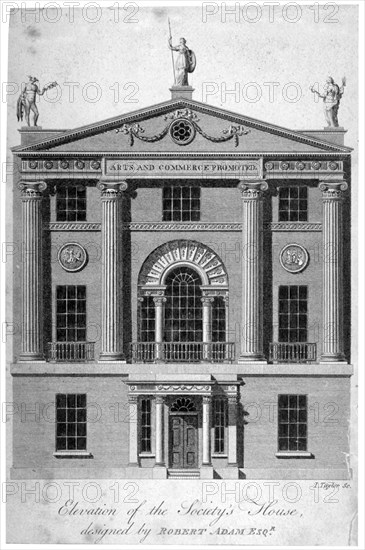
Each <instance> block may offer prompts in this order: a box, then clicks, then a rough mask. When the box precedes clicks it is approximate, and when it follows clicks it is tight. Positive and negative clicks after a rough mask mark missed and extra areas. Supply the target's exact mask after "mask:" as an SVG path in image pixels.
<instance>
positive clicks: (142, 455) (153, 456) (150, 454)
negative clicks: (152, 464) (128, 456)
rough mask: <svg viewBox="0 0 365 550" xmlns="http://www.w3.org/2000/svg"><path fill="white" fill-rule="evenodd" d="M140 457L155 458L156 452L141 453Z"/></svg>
mask: <svg viewBox="0 0 365 550" xmlns="http://www.w3.org/2000/svg"><path fill="white" fill-rule="evenodd" d="M138 456H139V457H140V458H155V456H156V455H155V453H139V455H138Z"/></svg>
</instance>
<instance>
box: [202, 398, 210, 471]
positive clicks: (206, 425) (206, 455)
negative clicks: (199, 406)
mask: <svg viewBox="0 0 365 550" xmlns="http://www.w3.org/2000/svg"><path fill="white" fill-rule="evenodd" d="M210 404H211V397H210V395H203V466H211V459H210Z"/></svg>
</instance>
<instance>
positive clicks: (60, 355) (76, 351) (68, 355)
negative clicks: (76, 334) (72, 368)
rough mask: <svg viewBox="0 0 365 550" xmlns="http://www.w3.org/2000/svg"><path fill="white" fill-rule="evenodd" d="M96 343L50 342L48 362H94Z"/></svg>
mask: <svg viewBox="0 0 365 550" xmlns="http://www.w3.org/2000/svg"><path fill="white" fill-rule="evenodd" d="M94 346H95V342H48V360H49V361H51V362H61V363H78V362H84V361H93V360H94Z"/></svg>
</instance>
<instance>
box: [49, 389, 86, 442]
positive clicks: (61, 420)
mask: <svg viewBox="0 0 365 550" xmlns="http://www.w3.org/2000/svg"><path fill="white" fill-rule="evenodd" d="M56 451H86V394H84V393H58V394H56Z"/></svg>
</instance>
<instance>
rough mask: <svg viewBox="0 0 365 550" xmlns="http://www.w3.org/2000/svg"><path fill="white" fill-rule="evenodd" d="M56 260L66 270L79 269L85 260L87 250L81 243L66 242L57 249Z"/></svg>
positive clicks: (83, 265) (84, 263) (82, 266)
mask: <svg viewBox="0 0 365 550" xmlns="http://www.w3.org/2000/svg"><path fill="white" fill-rule="evenodd" d="M58 261H59V262H60V264H61V266H62V267H63V269H65V270H66V271H71V272H73V271H80V270H81V269H83V268H84V267H85V265H86V262H87V252H86V250H85V248H84V247H83V246H81V244H78V243H67V244H64V245H63V246H61V248H60V249H59V251H58Z"/></svg>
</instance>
